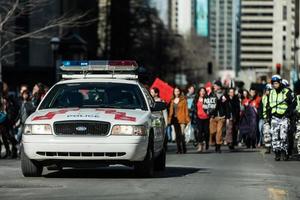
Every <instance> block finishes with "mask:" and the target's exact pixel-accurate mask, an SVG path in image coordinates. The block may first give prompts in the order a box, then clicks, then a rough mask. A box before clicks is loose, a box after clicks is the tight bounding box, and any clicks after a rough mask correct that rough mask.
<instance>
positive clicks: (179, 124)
mask: <svg viewBox="0 0 300 200" xmlns="http://www.w3.org/2000/svg"><path fill="white" fill-rule="evenodd" d="M189 122H190V117H189V112H188V107H187V101H186V98H185V97H184V96H183V95H182V92H181V90H180V89H179V88H178V87H175V89H174V92H173V98H172V100H171V102H170V107H169V115H168V123H169V124H172V125H174V128H175V134H176V143H177V153H178V154H181V153H186V152H187V149H186V144H185V135H184V128H185V126H186V125H187V124H188V123H189Z"/></svg>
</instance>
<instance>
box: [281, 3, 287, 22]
mask: <svg viewBox="0 0 300 200" xmlns="http://www.w3.org/2000/svg"><path fill="white" fill-rule="evenodd" d="M282 9H283V10H282V18H283V20H286V19H287V8H286V6H283V8H282Z"/></svg>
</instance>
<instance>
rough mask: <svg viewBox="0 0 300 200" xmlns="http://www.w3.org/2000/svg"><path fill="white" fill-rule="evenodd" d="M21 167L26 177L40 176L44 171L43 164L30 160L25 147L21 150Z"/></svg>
mask: <svg viewBox="0 0 300 200" xmlns="http://www.w3.org/2000/svg"><path fill="white" fill-rule="evenodd" d="M21 169H22V173H23V176H25V177H39V176H41V175H42V172H43V166H42V165H40V164H39V163H38V162H37V161H34V160H30V159H29V158H28V157H27V155H26V154H25V152H24V150H23V149H22V151H21Z"/></svg>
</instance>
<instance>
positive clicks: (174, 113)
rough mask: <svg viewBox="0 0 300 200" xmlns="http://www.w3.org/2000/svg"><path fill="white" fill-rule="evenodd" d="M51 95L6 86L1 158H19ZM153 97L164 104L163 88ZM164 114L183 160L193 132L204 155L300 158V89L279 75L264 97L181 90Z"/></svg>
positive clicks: (217, 88)
mask: <svg viewBox="0 0 300 200" xmlns="http://www.w3.org/2000/svg"><path fill="white" fill-rule="evenodd" d="M196 89H197V91H196ZM47 90H48V87H47V86H45V85H43V84H42V83H37V84H36V85H34V87H33V89H32V90H29V87H28V86H27V85H21V86H20V91H19V92H18V94H17V95H10V93H9V87H8V85H7V84H6V83H3V91H2V92H3V94H2V98H1V104H0V135H1V140H0V152H1V150H2V148H1V147H2V146H4V147H5V154H4V156H2V158H7V157H9V158H16V157H18V153H19V147H20V145H19V144H20V142H21V138H22V133H23V131H24V123H25V120H26V119H27V117H28V116H29V115H30V114H31V113H32V112H34V111H35V109H36V108H37V106H38V105H39V103H40V101H41V100H42V98H43V96H44V95H45V94H46V92H47ZM150 94H151V95H152V96H153V98H154V100H155V101H163V100H162V99H161V98H160V95H159V94H160V90H159V88H155V87H154V88H151V89H150ZM163 114H164V118H165V123H166V124H167V128H166V135H167V139H168V141H170V142H171V141H176V144H177V153H178V154H185V153H187V147H186V138H185V136H186V134H187V131H189V133H190V134H192V135H193V136H194V138H195V141H193V142H194V145H195V146H196V148H197V151H198V152H199V153H201V152H205V151H207V150H208V149H209V148H212V147H213V148H214V151H215V152H217V153H221V152H222V151H221V149H222V147H223V148H224V146H228V149H229V150H230V151H234V150H235V148H236V147H237V146H240V147H241V146H243V145H244V146H246V147H247V148H260V147H262V148H265V149H266V151H265V152H266V153H271V151H272V150H273V152H274V155H275V160H277V161H278V160H281V159H282V160H288V158H289V156H291V155H292V154H293V151H297V152H298V153H299V154H300V88H298V89H297V88H296V89H295V90H294V91H292V90H291V89H290V88H289V83H288V81H286V80H284V79H283V80H282V78H281V77H280V76H279V75H274V76H272V79H271V83H269V84H266V85H265V87H264V90H263V93H261V92H260V91H258V90H257V89H256V88H250V90H249V91H248V90H245V89H243V90H242V89H237V88H234V87H223V85H222V82H221V81H220V80H217V81H214V82H213V83H211V82H208V83H206V84H205V85H202V87H200V88H196V87H195V85H189V86H188V88H187V90H186V91H183V90H181V88H179V87H175V88H174V90H173V97H172V99H171V100H170V102H168V109H167V110H165V111H164V112H163ZM187 127H188V128H187ZM172 132H173V134H172ZM191 132H192V133H191ZM294 144H297V148H296V149H293V147H294ZM0 157H1V153H0Z"/></svg>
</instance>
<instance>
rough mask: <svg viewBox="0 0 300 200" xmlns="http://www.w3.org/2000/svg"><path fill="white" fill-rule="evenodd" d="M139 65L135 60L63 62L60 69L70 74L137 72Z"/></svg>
mask: <svg viewBox="0 0 300 200" xmlns="http://www.w3.org/2000/svg"><path fill="white" fill-rule="evenodd" d="M137 68H138V64H137V63H136V61H133V60H90V61H75V60H73V61H63V62H62V66H61V67H60V69H61V70H62V71H69V72H82V71H85V72H89V71H90V72H92V71H112V72H115V71H127V72H129V71H135V70H137Z"/></svg>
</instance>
